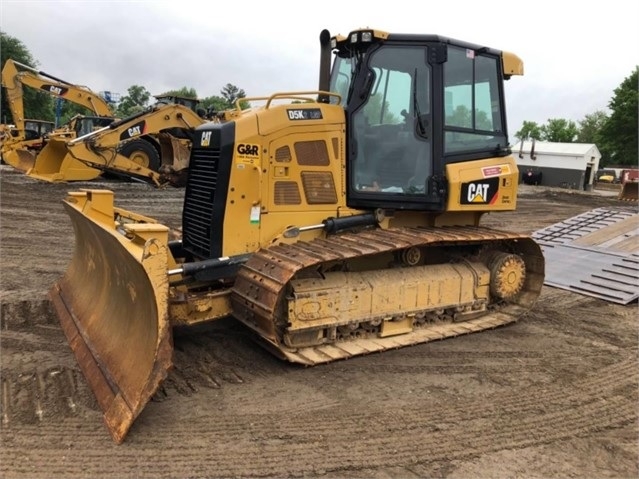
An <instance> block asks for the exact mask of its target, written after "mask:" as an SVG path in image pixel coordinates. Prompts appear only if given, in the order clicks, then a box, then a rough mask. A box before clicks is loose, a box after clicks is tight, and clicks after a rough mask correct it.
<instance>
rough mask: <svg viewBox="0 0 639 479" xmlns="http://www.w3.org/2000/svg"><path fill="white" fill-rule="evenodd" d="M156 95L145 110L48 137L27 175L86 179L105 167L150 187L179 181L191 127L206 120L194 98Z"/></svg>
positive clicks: (56, 179)
mask: <svg viewBox="0 0 639 479" xmlns="http://www.w3.org/2000/svg"><path fill="white" fill-rule="evenodd" d="M156 98H157V99H158V102H157V103H156V104H155V105H153V106H151V107H149V108H147V109H145V110H144V111H142V112H140V113H137V114H135V115H132V116H130V117H128V118H124V119H122V120H117V121H113V122H110V124H108V125H106V126H104V127H102V128H99V129H96V130H95V131H91V130H89V131H83V132H82V134H80V135H78V136H77V138H74V139H71V140H69V139H65V138H63V137H60V138H58V137H51V138H49V141H48V142H47V145H46V146H45V147H44V148H43V149H42V151H40V153H39V154H38V156H37V158H36V161H35V164H34V166H33V168H31V169H30V170H29V171H28V172H27V175H28V176H30V177H32V178H36V179H39V180H44V181H48V182H59V181H87V180H92V179H95V178H97V177H98V176H100V175H101V174H102V173H104V172H109V173H113V174H115V175H117V176H120V177H129V178H138V179H142V180H145V181H147V182H149V183H151V184H153V185H155V186H162V185H165V184H173V185H175V186H183V182H184V177H185V175H186V172H187V171H188V165H189V153H190V147H191V131H192V130H193V129H194V128H195V127H197V126H199V125H201V124H203V123H204V122H205V119H204V118H203V117H202V116H200V114H198V113H196V112H195V111H194V110H195V105H197V100H195V99H192V98H190V99H183V98H180V97H174V96H158V97H156ZM188 102H190V103H188Z"/></svg>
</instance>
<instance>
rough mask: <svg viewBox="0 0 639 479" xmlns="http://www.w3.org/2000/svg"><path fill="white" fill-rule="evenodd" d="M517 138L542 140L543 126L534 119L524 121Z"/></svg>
mask: <svg viewBox="0 0 639 479" xmlns="http://www.w3.org/2000/svg"><path fill="white" fill-rule="evenodd" d="M515 138H517V139H518V140H519V141H521V140H533V139H534V140H541V127H540V126H539V125H538V124H537V123H536V122H534V121H524V124H523V125H522V127H521V130H519V131H518V132H517V133H515Z"/></svg>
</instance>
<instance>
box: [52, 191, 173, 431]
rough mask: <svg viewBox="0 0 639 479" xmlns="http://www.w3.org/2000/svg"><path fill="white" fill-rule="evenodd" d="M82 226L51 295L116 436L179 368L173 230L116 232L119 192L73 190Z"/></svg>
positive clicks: (70, 208) (71, 209)
mask: <svg viewBox="0 0 639 479" xmlns="http://www.w3.org/2000/svg"><path fill="white" fill-rule="evenodd" d="M64 206H65V208H66V210H67V213H68V214H69V216H70V218H71V221H72V223H73V228H74V231H75V252H74V255H73V258H72V260H71V263H70V265H69V267H68V270H67V271H66V272H65V274H64V275H63V277H62V278H61V279H60V280H59V281H58V282H57V283H55V284H54V286H53V287H52V288H51V290H50V292H49V297H50V299H51V301H52V303H53V305H54V309H55V312H56V314H57V316H58V318H59V320H60V323H61V325H62V329H63V330H64V333H65V335H66V337H67V340H68V342H69V345H70V346H71V349H72V350H73V352H74V354H75V357H76V359H77V361H78V363H79V365H80V368H81V370H82V372H83V374H84V376H85V378H86V380H87V382H88V383H89V385H90V387H91V389H92V390H93V392H94V394H95V396H96V398H97V401H98V403H99V405H100V408H101V409H102V411H103V413H104V421H105V423H106V426H107V428H108V429H109V431H110V433H111V435H112V436H113V439H114V440H115V441H116V442H117V443H120V442H122V441H123V440H124V437H125V436H126V434H127V432H128V430H129V428H130V427H131V424H132V423H133V421H134V420H135V418H136V417H137V416H138V415H139V413H140V412H141V411H142V409H143V408H144V406H145V405H146V403H147V402H148V401H149V400H150V398H151V397H152V395H153V394H154V393H155V391H156V390H157V388H158V387H159V386H160V384H161V382H162V381H163V380H164V379H165V378H166V376H167V373H168V371H169V369H170V368H171V367H172V351H173V340H172V334H171V328H170V325H169V319H168V309H167V308H168V306H167V304H168V277H167V255H168V246H167V242H168V228H166V227H165V226H163V225H160V224H157V223H152V224H131V225H126V226H121V228H124V230H125V231H126V236H125V235H124V234H122V233H120V232H118V230H116V227H115V223H114V208H113V193H112V192H111V191H104V190H92V191H83V192H78V193H71V194H70V196H69V197H68V198H67V199H66V200H65V202H64Z"/></svg>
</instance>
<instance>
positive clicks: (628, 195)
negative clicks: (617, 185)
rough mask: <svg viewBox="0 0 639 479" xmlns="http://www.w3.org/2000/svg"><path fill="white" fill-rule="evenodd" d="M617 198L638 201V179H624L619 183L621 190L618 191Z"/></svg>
mask: <svg viewBox="0 0 639 479" xmlns="http://www.w3.org/2000/svg"><path fill="white" fill-rule="evenodd" d="M619 199H620V200H623V201H638V200H639V182H638V181H626V182H625V183H623V184H622V185H621V191H620V192H619Z"/></svg>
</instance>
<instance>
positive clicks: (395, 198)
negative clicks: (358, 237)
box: [329, 30, 510, 210]
mask: <svg viewBox="0 0 639 479" xmlns="http://www.w3.org/2000/svg"><path fill="white" fill-rule="evenodd" d="M331 47H332V50H333V54H334V61H333V66H332V69H331V75H330V86H329V89H330V91H332V92H336V93H339V94H340V95H341V105H342V106H343V107H344V109H345V113H346V128H347V132H346V136H347V142H346V143H347V151H346V156H347V176H348V178H349V180H348V186H347V198H348V200H347V201H348V206H350V207H353V208H371V207H373V208H375V207H386V208H396V209H419V210H424V209H426V210H442V209H443V205H444V204H445V201H446V195H447V191H446V189H447V187H446V185H447V182H446V178H445V165H446V164H448V163H455V162H462V161H467V160H477V159H483V158H494V157H500V156H506V155H508V154H510V150H509V149H508V138H507V133H506V112H505V108H504V92H503V87H502V85H503V80H504V78H505V76H504V73H503V70H504V69H503V67H502V54H501V52H500V51H497V50H492V49H490V48H485V47H481V46H478V45H474V44H470V43H466V42H462V41H458V40H453V39H449V38H444V37H441V36H437V35H413V34H388V33H385V32H380V31H376V30H358V31H354V32H352V33H350V34H349V35H348V37H341V36H340V37H333V38H332V39H331ZM331 101H332V102H333V103H336V102H337V101H338V100H337V99H336V98H335V97H331Z"/></svg>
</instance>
